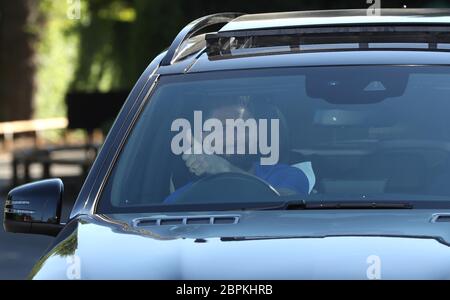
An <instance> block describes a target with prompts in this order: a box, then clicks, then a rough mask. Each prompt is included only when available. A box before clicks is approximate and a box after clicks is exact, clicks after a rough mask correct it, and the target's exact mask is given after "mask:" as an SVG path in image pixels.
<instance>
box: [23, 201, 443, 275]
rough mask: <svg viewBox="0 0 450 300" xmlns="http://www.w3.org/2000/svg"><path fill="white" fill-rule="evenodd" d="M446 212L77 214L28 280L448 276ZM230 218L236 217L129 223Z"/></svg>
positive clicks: (330, 211) (352, 211) (340, 211)
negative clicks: (223, 219)
mask: <svg viewBox="0 0 450 300" xmlns="http://www.w3.org/2000/svg"><path fill="white" fill-rule="evenodd" d="M449 213H450V211H448V210H447V211H446V210H421V209H419V210H369V211H367V210H364V211H363V210H351V211H350V210H348V211H345V210H339V211H337V210H336V211H333V210H327V211H253V212H211V213H207V212H201V213H184V214H180V213H169V214H126V215H94V216H89V217H88V216H84V217H80V218H78V219H76V220H74V221H72V222H75V224H72V225H71V226H67V228H72V229H71V231H70V232H69V233H68V234H67V236H68V238H66V239H65V240H64V241H63V242H61V243H59V244H56V245H55V247H54V248H53V250H52V251H50V252H49V254H48V255H46V256H45V257H44V258H43V259H42V260H41V261H40V262H39V263H38V264H37V265H36V267H35V269H34V270H33V272H32V274H31V275H30V277H31V278H33V279H64V278H67V279H74V278H73V276H78V277H76V278H75V279H77V278H79V279H94V278H95V279H119V278H120V279H449V278H450V251H449V250H450V249H449V244H450V224H449V223H446V222H433V217H435V216H436V214H443V215H445V214H449ZM230 215H231V216H237V217H238V221H237V223H235V224H221V225H214V224H210V225H189V224H187V225H186V224H181V225H152V226H142V227H140V226H136V220H137V219H140V218H173V217H188V216H191V217H193V216H202V217H204V216H209V217H211V216H216V217H217V216H230Z"/></svg>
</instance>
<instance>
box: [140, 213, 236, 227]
mask: <svg viewBox="0 0 450 300" xmlns="http://www.w3.org/2000/svg"><path fill="white" fill-rule="evenodd" d="M238 221H239V217H238V216H228V215H227V216H189V217H187V216H186V217H159V218H155V217H153V218H139V219H135V220H133V225H134V226H135V227H143V226H169V225H227V224H237V223H238Z"/></svg>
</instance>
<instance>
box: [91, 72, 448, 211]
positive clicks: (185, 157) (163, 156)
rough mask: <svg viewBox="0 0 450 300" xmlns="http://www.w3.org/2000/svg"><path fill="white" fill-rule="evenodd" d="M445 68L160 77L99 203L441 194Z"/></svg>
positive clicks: (194, 206)
mask: <svg viewBox="0 0 450 300" xmlns="http://www.w3.org/2000/svg"><path fill="white" fill-rule="evenodd" d="M449 116H450V68H449V67H445V66H336V67H303V68H274V69H258V70H239V71H221V72H207V73H198V74H183V75H165V76H161V77H160V78H159V80H158V83H157V85H156V87H155V89H154V91H153V92H152V94H151V95H150V97H149V99H147V103H146V105H145V107H144V108H143V110H142V112H141V114H140V116H139V117H138V119H137V121H136V123H135V125H134V127H133V129H132V131H131V133H130V134H129V136H128V138H127V140H126V143H125V144H124V146H123V149H122V150H121V152H120V155H119V157H118V160H117V161H116V163H115V165H114V167H113V169H112V171H111V172H110V175H109V177H108V180H107V183H106V185H105V187H104V188H103V191H102V194H101V200H100V202H99V207H98V211H100V212H105V213H106V212H116V213H117V212H126V211H135V212H146V211H176V210H180V209H183V210H186V211H189V210H191V211H195V210H215V209H222V208H236V209H246V208H247V209H250V208H252V207H256V206H257V204H261V203H269V202H270V203H272V202H275V203H278V202H280V203H283V202H285V201H287V200H293V199H297V200H304V201H307V202H310V203H314V202H320V201H346V202H348V201H358V202H359V203H361V202H367V203H370V202H376V201H394V202H395V201H398V202H402V201H407V202H411V203H439V205H442V206H441V207H443V206H444V205H449V203H450V184H449V183H450V118H449Z"/></svg>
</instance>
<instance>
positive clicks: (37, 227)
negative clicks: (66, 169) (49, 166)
mask: <svg viewBox="0 0 450 300" xmlns="http://www.w3.org/2000/svg"><path fill="white" fill-rule="evenodd" d="M63 191H64V185H63V183H62V181H61V179H47V180H41V181H37V182H34V183H29V184H25V185H22V186H19V187H17V188H15V189H13V190H11V191H10V192H9V194H8V198H7V199H6V202H5V213H4V219H3V227H4V228H5V231H7V232H17V233H34V234H44V235H51V236H56V235H57V234H58V233H59V232H60V231H61V229H62V227H63V226H62V225H61V224H60V222H61V206H62V195H63Z"/></svg>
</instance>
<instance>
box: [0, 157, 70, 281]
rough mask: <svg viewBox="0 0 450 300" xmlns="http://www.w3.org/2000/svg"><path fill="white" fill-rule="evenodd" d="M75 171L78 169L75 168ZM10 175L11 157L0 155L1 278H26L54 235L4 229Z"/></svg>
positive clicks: (68, 196)
mask: <svg viewBox="0 0 450 300" xmlns="http://www.w3.org/2000/svg"><path fill="white" fill-rule="evenodd" d="M75 172H77V171H76V170H75ZM10 175H11V174H10V170H9V157H5V156H4V155H3V156H0V212H1V213H0V222H1V223H0V224H1V225H0V279H25V278H26V277H27V275H28V274H29V272H30V271H31V268H32V267H33V266H34V264H35V263H36V262H37V261H38V259H39V258H40V257H41V256H42V255H43V254H44V252H45V250H46V249H47V248H48V247H49V245H50V243H51V242H52V240H53V237H48V236H44V235H31V234H13V233H7V232H5V231H4V230H3V207H4V202H5V198H6V192H5V187H6V186H7V185H8V184H9V177H10ZM69 190H70V189H69ZM75 194H76V192H75ZM66 197H67V198H69V199H73V198H74V195H73V193H72V195H66ZM66 201H67V200H66ZM67 202H70V200H69V201H67ZM68 209H70V208H69V207H66V208H65V211H66V212H67V210H68Z"/></svg>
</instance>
